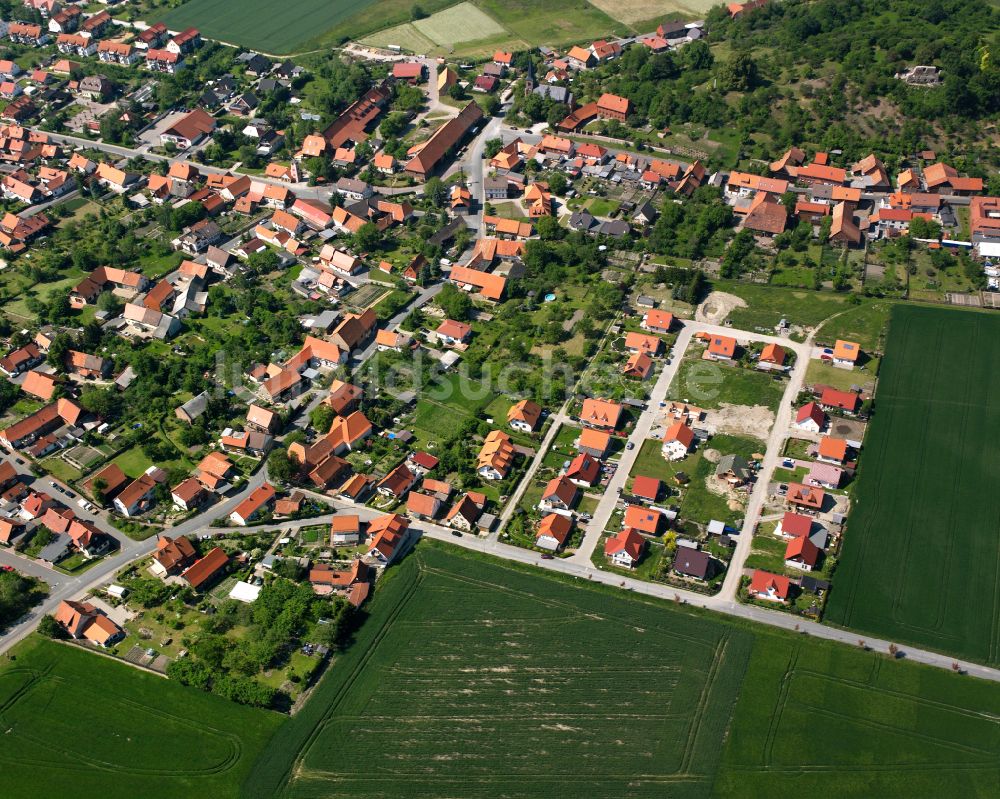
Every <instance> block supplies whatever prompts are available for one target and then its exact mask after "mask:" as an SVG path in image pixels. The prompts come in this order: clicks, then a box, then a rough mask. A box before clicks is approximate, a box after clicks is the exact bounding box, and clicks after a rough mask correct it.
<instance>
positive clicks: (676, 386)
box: [670, 347, 787, 412]
mask: <svg viewBox="0 0 1000 799" xmlns="http://www.w3.org/2000/svg"><path fill="white" fill-rule="evenodd" d="M702 351H703V349H702V348H700V347H699V348H697V349H696V351H695V353H693V354H690V355H687V356H685V358H684V360H683V362H682V363H681V367H680V369H679V370H678V372H677V375H676V376H675V377H674V382H673V383H672V384H671V386H670V396H671V397H675V398H677V399H683V400H685V401H690V402H693V403H695V404H697V405H699V406H701V407H702V408H707V409H716V408H720V407H722V405H723V404H729V405H746V406H750V407H753V406H755V405H763V406H764V407H766V408H769V409H770V410H771V411H772V412H776V411H777V410H778V406H779V405H780V404H781V397H782V396H783V395H784V393H785V387H786V385H787V382H786V381H784V380H775V378H774V377H773V376H772V375H771V374H770V373H768V372H761V371H758V370H756V369H744V368H743V367H741V366H739V365H733V366H729V365H726V364H718V363H715V362H714V361H706V360H702V358H701V353H702Z"/></svg>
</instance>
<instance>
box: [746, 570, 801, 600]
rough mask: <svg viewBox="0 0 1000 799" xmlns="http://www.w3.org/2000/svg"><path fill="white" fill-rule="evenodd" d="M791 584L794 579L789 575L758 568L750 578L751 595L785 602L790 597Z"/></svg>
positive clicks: (755, 597)
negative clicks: (788, 576)
mask: <svg viewBox="0 0 1000 799" xmlns="http://www.w3.org/2000/svg"><path fill="white" fill-rule="evenodd" d="M791 585H792V581H791V580H789V579H788V578H787V577H784V576H782V575H780V574H772V573H771V572H766V571H763V570H761V569H757V570H756V571H754V573H753V576H752V577H751V578H750V588H749V591H750V596H751V598H753V599H766V600H768V601H770V602H784V601H786V600H787V599H788V594H789V591H790V590H791Z"/></svg>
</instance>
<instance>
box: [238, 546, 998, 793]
mask: <svg viewBox="0 0 1000 799" xmlns="http://www.w3.org/2000/svg"><path fill="white" fill-rule="evenodd" d="M442 652H446V653H447V655H448V656H447V658H442V656H441V653H442ZM623 668H625V669H627V673H628V674H629V675H630V676H631V677H632V679H631V681H630V683H629V685H630V689H629V691H627V692H624V693H623V692H622V691H621V690H620V683H619V679H620V675H621V673H622V669H623ZM390 684H391V688H389V687H387V686H388V685H390ZM998 714H1000V687H998V686H996V685H994V684H992V683H989V682H984V681H979V680H970V679H968V678H964V677H959V676H956V675H953V674H950V673H948V672H946V671H944V670H938V669H930V668H928V667H923V666H919V665H916V664H912V663H908V662H906V661H905V660H898V661H892V660H889V659H888V658H886V657H885V656H884V655H879V654H876V653H873V652H866V651H862V650H860V649H858V648H857V647H850V646H844V645H839V644H834V643H830V642H826V641H822V640H817V639H813V638H805V637H804V636H801V635H794V634H792V633H784V632H780V631H777V630H774V629H773V628H765V627H762V626H758V625H752V624H750V623H746V622H738V621H736V620H731V619H728V618H726V617H723V616H717V615H712V614H709V613H706V612H703V611H699V610H697V609H693V608H690V607H688V606H683V607H681V606H677V605H675V604H674V603H671V602H666V601H658V600H653V599H651V598H647V597H642V598H639V597H635V596H632V595H628V594H625V593H622V592H620V591H617V590H616V589H613V588H609V587H605V586H596V585H593V584H591V585H585V584H581V583H580V582H579V581H576V580H572V579H570V578H562V577H555V576H548V575H545V574H543V573H540V572H539V571H538V570H537V569H536V568H534V567H527V566H514V565H511V564H505V563H503V562H500V561H496V560H493V559H490V558H487V557H485V556H482V555H477V554H472V553H469V552H463V551H460V550H456V549H455V548H453V547H450V546H447V545H444V544H440V543H437V542H431V541H425V542H422V543H421V544H420V545H419V546H418V548H417V550H416V552H415V553H414V554H412V555H410V556H409V557H407V558H406V559H405V560H404V561H403V562H402V563H401V564H400V565H399V566H398V567H396V568H393V569H391V570H390V571H389V573H388V574H387V575H386V579H384V580H383V581H382V583H381V584H380V586H379V591H378V592H376V595H375V597H374V599H373V601H372V604H371V605H370V606H369V616H368V618H367V620H366V622H365V624H364V626H363V627H362V628H361V629H360V630H359V632H358V634H357V639H356V642H355V644H354V646H353V647H352V648H351V649H350V650H349V651H348V652H347V653H346V654H345V655H344V656H342V657H341V658H339V659H338V660H337V662H336V663H335V664H334V666H333V668H332V669H330V670H329V671H328V672H327V674H326V675H325V676H324V677H323V678H322V680H321V681H320V683H319V685H318V686H317V688H316V690H315V692H314V694H313V696H312V697H311V698H310V700H309V701H308V702H307V704H306V705H305V707H304V708H303V709H302V710H301V711H300V712H299V713H297V714H296V715H295V716H294V717H293V718H291V719H290V720H288V721H287V722H286V724H285V725H284V726H283V727H282V728H281V730H280V732H279V734H278V735H276V736H275V737H274V739H273V740H272V741H271V744H270V745H269V746H268V747H267V750H266V754H265V756H264V757H262V758H261V759H260V760H259V761H258V762H257V764H256V768H255V769H254V771H253V772H252V773H251V774H250V775H249V776H248V778H247V780H246V781H245V783H244V786H243V787H244V792H245V795H246V796H248V797H251V799H257V798H258V797H260V798H261V799H263V797H273V796H282V797H289V799H298V798H299V797H317V796H331V795H342V796H371V795H372V791H371V784H372V781H373V780H377V781H378V792H379V793H380V794H381V795H383V796H400V797H401V796H459V795H460V796H463V797H475V798H476V799H485V798H486V797H495V796H510V797H523V798H524V799H527V797H537V796H551V797H565V796H570V795H571V794H572V793H574V792H577V793H578V792H580V791H585V792H586V793H587V795H588V796H629V797H633V799H654V797H655V798H656V799H659V798H660V797H664V796H670V797H680V798H681V799H686V798H690V799H694V798H695V797H709V796H720V797H721V796H727V797H728V796H741V797H761V798H762V799H763V798H764V797H767V799H773V798H774V797H776V798H777V799H801V797H802V796H838V797H839V796H844V797H847V796H856V797H862V796H864V797H867V796H880V797H890V798H894V797H900V799H902V798H903V797H907V799H909V797H913V796H935V795H940V794H941V793H942V792H945V791H948V790H949V789H952V790H953V789H954V787H955V786H961V789H962V790H963V793H964V794H965V795H970V796H981V797H986V796H990V795H992V793H993V792H994V788H995V786H996V784H997V781H998V779H1000V765H998V759H997V753H998V752H1000V730H998V728H997V725H996V724H995V722H994V719H995V718H996V716H997V715H998ZM470 719H474V720H475V721H474V722H473V721H470ZM761 730H765V731H767V732H766V734H765V733H762V732H760V731H761ZM389 738H391V739H392V740H393V741H394V742H395V746H394V747H393V748H391V749H383V750H382V751H383V754H382V756H381V757H380V758H379V759H377V760H376V761H374V762H373V761H372V760H371V759H364V758H359V757H358V755H357V752H358V751H369V750H371V749H373V748H374V747H376V745H377V741H380V740H386V739H389ZM344 740H351V741H354V742H355V743H356V747H345V746H343V741H344ZM543 741H548V742H549V743H548V744H543ZM636 741H642V746H636V745H635V742H636ZM617 751H621V752H623V753H624V752H625V751H628V753H629V758H628V764H627V765H626V766H617V765H615V763H614V761H613V760H610V761H609V759H608V758H607V757H603V756H588V755H587V753H591V754H593V753H608V752H617ZM415 764H418V765H415ZM459 786H460V787H459Z"/></svg>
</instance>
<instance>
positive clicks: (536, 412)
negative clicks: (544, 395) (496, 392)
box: [507, 399, 542, 433]
mask: <svg viewBox="0 0 1000 799" xmlns="http://www.w3.org/2000/svg"><path fill="white" fill-rule="evenodd" d="M541 418H542V406H541V405H539V404H538V403H537V402H532V401H531V400H528V399H524V400H521V401H520V402H515V403H514V404H513V405H511V406H510V410H508V411H507V424H509V425H510V426H511V427H513V428H514V429H515V430H518V431H520V432H522V433H533V432H535V430H537V429H538V422H539V421H540V420H541Z"/></svg>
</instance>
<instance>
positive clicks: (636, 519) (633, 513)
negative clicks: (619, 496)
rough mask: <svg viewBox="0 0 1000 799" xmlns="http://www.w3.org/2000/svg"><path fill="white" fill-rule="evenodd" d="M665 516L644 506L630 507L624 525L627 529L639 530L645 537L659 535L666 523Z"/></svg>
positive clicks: (623, 521)
mask: <svg viewBox="0 0 1000 799" xmlns="http://www.w3.org/2000/svg"><path fill="white" fill-rule="evenodd" d="M664 519H665V517H664V515H663V513H661V512H660V511H658V510H654V509H653V508H646V507H643V506H642V505H628V506H626V508H625V518H624V519H623V520H622V525H623V526H624V527H625V529H631V530H638V531H639V532H640V533H643V534H644V535H653V536H655V535H659V534H660V531H661V527H662V526H663V523H664Z"/></svg>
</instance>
